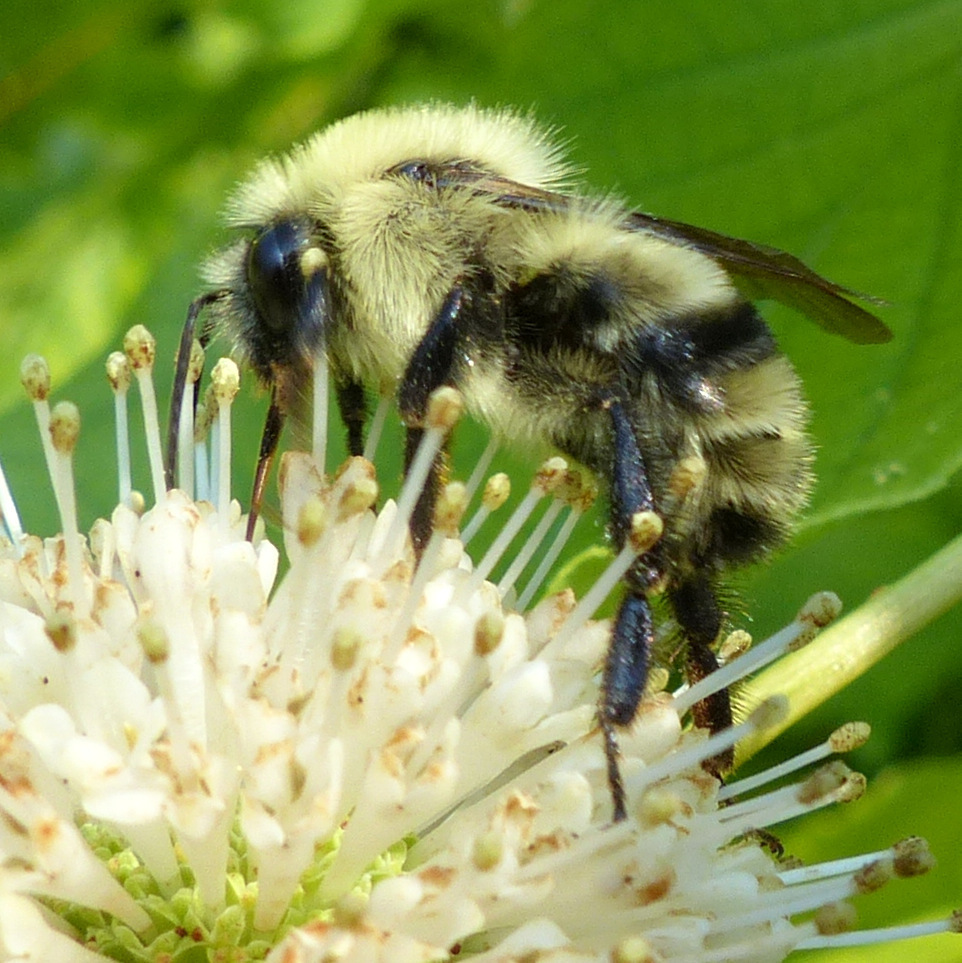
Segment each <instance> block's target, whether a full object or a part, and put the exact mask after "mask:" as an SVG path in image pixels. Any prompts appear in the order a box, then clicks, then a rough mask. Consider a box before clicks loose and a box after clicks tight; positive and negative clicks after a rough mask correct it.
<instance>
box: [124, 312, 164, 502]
mask: <svg viewBox="0 0 962 963" xmlns="http://www.w3.org/2000/svg"><path fill="white" fill-rule="evenodd" d="M156 349H157V343H156V341H155V340H154V336H153V335H152V334H151V333H150V332H149V331H148V330H147V329H146V328H145V327H144V326H143V325H142V324H135V325H134V326H133V327H132V328H131V329H130V330H129V331H128V332H127V334H126V335H124V353H125V354H126V355H127V360H128V361H129V362H130V366H131V367H132V368H133V370H134V377H135V378H136V379H137V387H138V388H139V389H140V404H141V408H142V410H143V413H144V431H145V433H146V435H147V457H148V460H149V462H150V478H151V484H152V485H153V489H154V502H155V503H157V502H159V501H160V500H161V498H162V497H163V494H164V492H165V491H166V490H167V486H166V484H165V483H164V457H163V454H162V453H161V443H160V420H159V418H158V415H157V396H156V394H155V393H154V380H153V369H154V357H155V354H156Z"/></svg>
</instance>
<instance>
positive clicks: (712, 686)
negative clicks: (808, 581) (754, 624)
mask: <svg viewBox="0 0 962 963" xmlns="http://www.w3.org/2000/svg"><path fill="white" fill-rule="evenodd" d="M823 594H830V593H818V594H816V595H813V596H812V598H810V599H809V600H808V602H806V604H805V606H803V607H802V611H801V612H800V613H799V617H798V618H796V619H795V621H794V622H791V623H790V624H789V625H787V626H785V628H784V629H781V630H779V631H778V632H776V633H775V634H774V635H772V636H771V637H770V638H768V639H766V640H765V641H764V642H762V643H760V644H759V645H756V646H754V648H752V649H749V650H748V652H746V653H745V654H744V655H742V656H739V657H738V658H737V659H735V660H734V662H729V663H728V664H727V665H723V666H722V667H721V668H719V669H717V670H716V671H714V672H712V673H710V674H709V675H707V676H705V678H704V679H700V680H699V681H698V682H696V683H695V684H694V685H692V686H688V687H686V688H684V689H682V690H680V691H679V692H677V693H676V694H675V705H676V707H677V709H678V712H679V714H680V715H681V714H684V713H685V712H687V711H688V710H689V709H690V708H691V707H692V706H693V705H694V704H695V703H696V702H701V700H702V699H705V698H707V697H708V696H710V695H712V693H715V692H719V691H721V690H722V689H725V688H728V687H729V686H731V685H733V684H734V683H735V682H738V681H739V680H740V679H744V678H745V677H747V676H749V675H752V674H753V673H755V672H757V671H758V670H759V669H761V668H763V667H764V666H766V665H768V664H770V663H771V662H774V661H775V660H776V659H779V658H781V657H782V656H783V655H784V654H785V653H786V652H789V651H793V650H795V649H798V648H801V646H802V645H804V644H807V643H808V642H810V641H811V640H812V639H813V638H814V637H815V630H816V626H815V624H814V623H813V621H812V620H811V619H808V618H806V617H805V616H806V610H807V607H810V606H812V605H813V604H815V603H816V602H817V601H818V600H819V599H820V598H821V597H822V595H823Z"/></svg>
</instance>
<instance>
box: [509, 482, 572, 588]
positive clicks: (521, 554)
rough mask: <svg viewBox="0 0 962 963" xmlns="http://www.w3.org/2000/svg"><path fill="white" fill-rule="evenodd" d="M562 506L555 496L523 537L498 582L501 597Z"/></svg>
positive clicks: (530, 555)
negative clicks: (531, 530) (525, 537)
mask: <svg viewBox="0 0 962 963" xmlns="http://www.w3.org/2000/svg"><path fill="white" fill-rule="evenodd" d="M564 507H565V503H564V502H563V501H561V499H559V498H556V499H555V500H554V501H553V502H552V503H551V504H550V505H549V506H548V508H547V510H546V511H545V513H544V514H543V515H542V516H541V518H540V519H538V524H537V525H535V527H534V531H533V532H532V533H531V534H530V535H529V536H528V537H527V539H525V543H524V545H522V546H521V548H520V550H519V551H518V552H516V553H515V557H514V561H513V562H512V563H511V565H510V566H509V567H508V570H507V571H506V572H505V573H504V576H503V577H502V579H501V581H500V582H498V591H499V592H500V593H501V595H502V597H503V596H504V595H505V594H506V593H507V592H508V590H509V589H510V588H511V587H512V586H513V585H514V583H515V582H516V581H517V580H518V578H519V577H520V575H521V573H522V572H523V571H524V569H525V567H526V566H527V564H528V562H530V561H531V558H532V556H533V555H534V553H535V552H536V551H538V549H539V548H540V547H541V543H542V542H543V541H544V540H545V538H546V536H547V534H548V530H549V529H550V528H551V526H552V525H553V524H554V522H555V519H556V518H557V517H558V515H560V514H561V509H562V508H564Z"/></svg>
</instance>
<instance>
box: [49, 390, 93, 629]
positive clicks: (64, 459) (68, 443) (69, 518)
mask: <svg viewBox="0 0 962 963" xmlns="http://www.w3.org/2000/svg"><path fill="white" fill-rule="evenodd" d="M79 433H80V412H79V411H78V409H77V406H76V405H74V404H71V403H70V402H68V401H61V402H60V403H59V404H57V405H56V407H55V408H54V409H53V411H52V412H51V414H50V438H51V440H52V442H53V449H54V470H55V473H56V474H55V475H54V479H53V481H54V487H55V488H56V489H57V491H58V496H57V504H58V505H60V522H61V526H62V531H63V540H64V550H65V552H66V556H67V572H68V573H69V577H70V597H71V601H72V602H73V604H74V609H75V611H76V613H77V614H78V615H80V616H86V615H87V614H88V613H89V611H90V606H89V605H88V601H87V595H86V592H85V591H84V577H83V555H82V551H81V546H82V544H83V542H82V538H81V535H80V531H79V528H78V525H77V500H76V496H75V492H74V479H73V453H74V449H75V448H76V445H77V435H78V434H79Z"/></svg>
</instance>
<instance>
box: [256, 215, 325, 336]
mask: <svg viewBox="0 0 962 963" xmlns="http://www.w3.org/2000/svg"><path fill="white" fill-rule="evenodd" d="M309 243H310V237H309V234H308V232H307V229H306V227H305V226H304V225H302V224H298V223H296V222H293V221H280V222H279V223H277V224H274V225H272V226H270V227H268V228H266V229H265V230H263V231H262V232H261V233H260V234H258V235H257V237H255V238H254V240H253V241H252V242H251V246H250V251H249V253H248V256H247V283H248V285H249V287H250V292H251V297H252V298H253V301H254V305H255V307H256V308H257V313H258V314H259V315H260V317H261V318H262V319H263V320H264V322H265V323H266V324H267V325H268V327H270V328H272V329H273V330H275V331H281V330H284V329H286V328H289V327H291V326H292V325H293V324H294V323H295V321H296V317H297V314H298V309H299V307H300V305H301V302H302V301H303V299H304V298H305V296H306V294H307V291H306V285H305V279H304V274H303V271H302V270H301V256H302V254H303V252H304V250H305V248H306V247H307V246H308V244H309Z"/></svg>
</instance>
